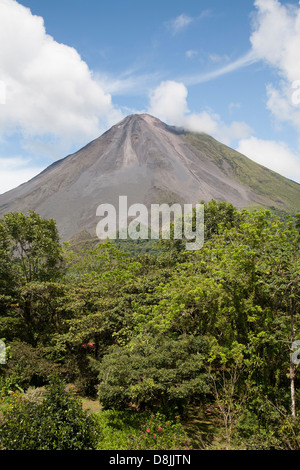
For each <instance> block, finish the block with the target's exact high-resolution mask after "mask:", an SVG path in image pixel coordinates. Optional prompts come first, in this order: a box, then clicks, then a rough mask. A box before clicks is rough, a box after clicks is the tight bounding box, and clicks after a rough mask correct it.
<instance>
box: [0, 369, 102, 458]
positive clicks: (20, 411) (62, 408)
mask: <svg viewBox="0 0 300 470" xmlns="http://www.w3.org/2000/svg"><path fill="white" fill-rule="evenodd" d="M97 439H98V427H97V424H96V421H95V419H94V418H93V417H91V416H88V415H87V414H86V413H85V412H84V411H83V410H82V408H81V404H80V403H79V402H78V401H77V400H76V399H75V398H74V397H73V396H72V395H71V394H70V393H67V392H66V391H65V389H64V383H63V382H62V381H61V380H60V379H59V378H58V377H57V378H54V379H52V381H51V382H50V384H49V386H48V388H47V391H46V394H45V398H44V399H43V401H42V403H36V402H31V401H28V400H26V399H24V398H23V399H20V400H18V401H17V402H16V403H14V404H13V406H12V407H11V408H10V409H9V410H7V411H5V412H4V418H3V423H2V427H1V435H0V449H2V450H92V449H94V448H95V446H96V443H97Z"/></svg>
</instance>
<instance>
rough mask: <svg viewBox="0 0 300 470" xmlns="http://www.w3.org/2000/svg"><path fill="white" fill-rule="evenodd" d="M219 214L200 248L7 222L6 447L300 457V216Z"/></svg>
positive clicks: (3, 279)
mask: <svg viewBox="0 0 300 470" xmlns="http://www.w3.org/2000/svg"><path fill="white" fill-rule="evenodd" d="M204 217H205V233H204V240H205V242H204V246H203V247H202V249H201V250H198V251H186V250H185V243H184V241H183V240H177V239H172V237H171V239H170V240H163V239H161V240H159V241H156V242H155V243H152V244H151V243H150V242H148V241H145V242H144V243H142V240H137V241H125V242H124V243H123V245H122V244H121V243H118V242H117V241H116V242H114V241H113V240H107V241H105V242H98V243H93V244H90V245H89V244H88V243H83V242H78V243H70V242H68V243H62V242H61V240H60V238H59V233H58V229H57V226H56V222H55V221H54V220H53V219H50V220H45V219H42V218H41V217H40V216H39V215H38V214H37V213H35V212H33V211H30V212H29V213H28V214H27V215H25V214H23V213H9V214H6V215H5V216H4V217H3V218H2V219H1V220H0V260H1V261H0V340H1V345H2V350H1V357H0V359H1V360H0V425H1V433H0V450H121V449H123V450H153V449H154V450H155V449H161V450H176V449H182V450H272V449H276V450H300V417H299V404H300V377H299V373H298V370H297V369H298V364H299V362H300V312H299V308H298V305H299V295H300V287H299V279H300V262H299V241H300V214H297V215H296V216H292V215H288V214H284V213H280V214H276V213H274V212H272V211H271V210H264V209H253V210H245V209H244V210H238V209H237V208H235V207H234V206H233V205H232V204H228V203H225V202H217V201H215V200H212V201H209V202H207V203H205V204H204ZM297 345H298V347H297ZM297 349H298V350H297ZM298 353H299V357H298ZM297 374H298V375H297Z"/></svg>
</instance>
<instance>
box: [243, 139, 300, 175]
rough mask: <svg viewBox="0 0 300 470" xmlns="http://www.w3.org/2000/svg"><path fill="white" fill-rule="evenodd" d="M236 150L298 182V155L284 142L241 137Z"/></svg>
mask: <svg viewBox="0 0 300 470" xmlns="http://www.w3.org/2000/svg"><path fill="white" fill-rule="evenodd" d="M237 151H238V152H240V153H242V154H243V155H246V156H247V157H249V158H251V160H254V161H255V162H257V163H259V164H261V165H263V166H265V167H267V168H269V169H271V170H273V171H276V172H277V173H279V174H281V175H283V176H285V177H286V178H290V179H292V180H293V181H296V182H298V183H300V162H299V156H298V155H296V154H295V153H293V152H292V151H291V150H290V149H289V147H288V146H287V145H286V144H285V143H284V142H275V141H273V140H262V139H258V138H256V137H251V138H249V139H242V140H241V141H240V142H239V145H238V147H237Z"/></svg>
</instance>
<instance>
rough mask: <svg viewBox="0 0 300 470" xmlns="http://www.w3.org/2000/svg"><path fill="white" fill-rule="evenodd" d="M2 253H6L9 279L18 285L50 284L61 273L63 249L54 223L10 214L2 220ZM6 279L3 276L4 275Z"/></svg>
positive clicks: (0, 240) (33, 214)
mask: <svg viewBox="0 0 300 470" xmlns="http://www.w3.org/2000/svg"><path fill="white" fill-rule="evenodd" d="M0 252H2V253H3V252H4V253H5V260H6V265H7V264H8V263H7V258H9V261H10V262H9V266H7V273H6V275H7V276H8V277H9V276H13V277H14V278H15V280H17V282H18V283H20V282H21V283H24V282H31V281H49V280H53V279H54V278H56V277H57V276H58V275H59V274H60V272H61V262H62V248H61V245H60V243H59V235H58V230H57V228H56V223H55V221H54V220H53V219H49V220H46V219H42V218H41V217H40V216H39V215H38V214H37V213H35V212H34V211H29V214H28V215H25V214H23V213H9V214H6V215H4V217H3V219H1V220H0ZM2 276H3V274H2Z"/></svg>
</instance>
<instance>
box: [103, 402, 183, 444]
mask: <svg viewBox="0 0 300 470" xmlns="http://www.w3.org/2000/svg"><path fill="white" fill-rule="evenodd" d="M97 419H98V423H99V426H100V428H101V438H100V439H99V442H98V445H97V450H176V449H187V448H190V443H189V439H188V437H187V435H186V433H185V431H184V429H183V426H182V424H181V423H180V419H179V416H176V417H173V419H172V420H171V419H167V418H166V416H164V415H163V414H161V413H155V414H154V413H151V412H140V413H137V412H136V411H116V410H113V411H112V410H105V411H101V412H100V413H99V414H98V415H97Z"/></svg>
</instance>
